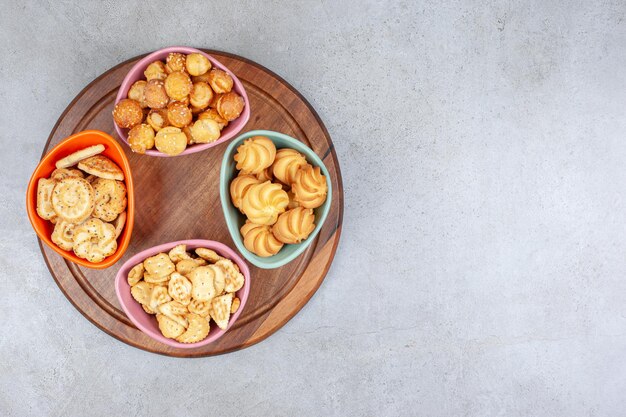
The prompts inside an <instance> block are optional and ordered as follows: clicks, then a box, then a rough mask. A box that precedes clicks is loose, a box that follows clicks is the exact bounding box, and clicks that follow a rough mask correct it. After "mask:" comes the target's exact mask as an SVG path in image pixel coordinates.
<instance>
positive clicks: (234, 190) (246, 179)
mask: <svg viewBox="0 0 626 417" xmlns="http://www.w3.org/2000/svg"><path fill="white" fill-rule="evenodd" d="M260 183H261V181H259V180H258V179H257V178H256V177H255V176H254V175H246V174H243V175H239V176H237V177H236V178H235V179H234V180H232V181H231V183H230V199H231V200H232V202H233V205H234V206H235V207H237V208H238V209H239V211H241V212H243V210H242V209H241V206H242V203H243V197H244V196H245V195H246V192H247V191H248V189H249V188H250V187H251V186H252V185H255V184H260Z"/></svg>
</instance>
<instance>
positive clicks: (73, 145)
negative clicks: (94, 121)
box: [26, 130, 135, 269]
mask: <svg viewBox="0 0 626 417" xmlns="http://www.w3.org/2000/svg"><path fill="white" fill-rule="evenodd" d="M99 143H101V144H103V145H104V147H105V149H104V152H102V155H105V156H106V157H108V158H110V159H111V160H112V161H113V162H115V163H116V164H117V165H119V167H120V168H121V169H122V171H124V177H125V178H124V182H125V183H126V190H127V199H128V205H127V207H126V225H125V226H124V230H123V231H122V234H121V235H120V237H119V238H118V239H117V251H115V253H114V254H113V255H111V256H109V257H107V258H106V259H105V260H104V261H102V262H98V263H92V262H89V261H87V260H86V259H82V258H79V257H78V256H76V255H75V254H74V252H72V251H66V250H63V249H61V248H59V247H58V246H57V245H55V244H54V242H52V240H51V239H50V236H51V235H52V231H53V230H54V225H53V224H52V223H50V222H49V221H48V220H44V219H42V218H41V217H39V216H38V215H37V182H38V181H39V179H40V178H48V177H50V175H51V174H52V171H54V169H55V168H56V166H55V165H54V164H55V163H56V161H58V160H59V159H61V158H64V157H66V156H67V155H69V154H71V153H73V152H76V151H78V150H80V149H84V148H87V147H89V146H92V145H97V144H99ZM26 209H27V211H28V219H29V220H30V223H31V224H32V225H33V229H35V232H36V233H37V236H39V239H41V240H43V241H44V242H45V243H46V245H48V246H50V247H51V248H52V249H53V250H54V251H55V252H57V253H58V254H59V255H61V256H62V257H64V258H65V259H67V260H69V261H72V262H75V263H77V264H79V265H83V266H86V267H88V268H94V269H104V268H108V267H110V266H111V265H113V264H114V263H115V262H117V261H118V260H119V259H120V258H121V257H122V255H123V254H124V252H126V248H128V244H129V243H130V236H131V234H132V232H133V223H134V220H135V194H134V189H133V177H132V176H131V173H130V165H129V164H128V159H127V158H126V154H124V150H123V149H122V147H121V146H120V145H119V144H118V143H117V141H116V140H115V139H113V138H112V137H111V136H109V135H107V134H106V133H104V132H100V131H99V130H85V131H82V132H78V133H76V134H74V135H72V136H70V137H68V138H66V139H64V140H63V141H61V142H60V143H59V144H58V145H57V146H55V147H54V148H52V150H51V151H50V152H48V153H47V154H46V156H44V157H43V158H42V159H41V162H39V165H37V168H35V172H34V173H33V176H32V177H30V182H29V183H28V190H27V191H26Z"/></svg>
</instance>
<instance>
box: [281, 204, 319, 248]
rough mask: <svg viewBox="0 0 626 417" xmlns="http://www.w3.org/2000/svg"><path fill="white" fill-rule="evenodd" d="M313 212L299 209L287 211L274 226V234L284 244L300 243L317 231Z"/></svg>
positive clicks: (302, 208)
mask: <svg viewBox="0 0 626 417" xmlns="http://www.w3.org/2000/svg"><path fill="white" fill-rule="evenodd" d="M314 222H315V215H314V214H313V210H311V209H307V208H304V207H297V208H294V209H292V210H289V211H286V212H284V213H283V214H281V215H280V216H278V220H277V221H276V224H274V225H273V226H272V233H273V234H274V236H275V237H276V239H278V240H280V241H281V242H283V243H291V244H293V243H300V242H302V241H303V240H304V239H306V238H307V237H309V235H310V234H311V232H313V229H315V223H314Z"/></svg>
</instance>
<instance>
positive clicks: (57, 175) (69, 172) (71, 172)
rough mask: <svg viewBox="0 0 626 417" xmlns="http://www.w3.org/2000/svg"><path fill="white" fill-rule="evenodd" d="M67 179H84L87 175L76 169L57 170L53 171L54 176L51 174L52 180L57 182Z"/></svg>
mask: <svg viewBox="0 0 626 417" xmlns="http://www.w3.org/2000/svg"><path fill="white" fill-rule="evenodd" d="M67 177H78V178H84V177H85V174H83V172H82V171H81V170H79V169H75V168H70V169H68V168H57V169H55V170H54V171H52V174H50V178H51V179H53V180H55V181H61V180H62V179H64V178H67Z"/></svg>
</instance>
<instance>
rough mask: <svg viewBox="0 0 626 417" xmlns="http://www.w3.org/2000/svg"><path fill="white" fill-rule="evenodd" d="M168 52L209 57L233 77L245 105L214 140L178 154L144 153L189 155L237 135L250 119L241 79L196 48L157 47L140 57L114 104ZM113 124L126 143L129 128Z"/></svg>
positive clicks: (153, 151) (164, 155) (124, 81)
mask: <svg viewBox="0 0 626 417" xmlns="http://www.w3.org/2000/svg"><path fill="white" fill-rule="evenodd" d="M170 52H180V53H183V54H191V53H199V54H202V55H204V56H206V57H207V58H208V59H209V61H211V64H212V65H213V66H214V67H216V68H219V69H221V70H224V71H226V72H227V73H228V74H229V75H230V76H231V77H232V78H233V82H234V85H233V91H235V92H236V93H237V94H239V95H240V96H241V97H243V100H244V102H245V106H244V108H243V113H241V115H240V116H239V117H238V118H236V119H235V120H233V121H232V122H230V123H229V124H228V126H226V127H225V128H224V130H222V135H221V136H220V138H219V139H218V140H216V141H215V142H212V143H199V144H195V145H189V146H188V147H187V149H185V150H184V151H182V152H181V153H179V154H178V155H167V154H165V153H163V152H159V151H157V150H156V149H148V150H147V151H146V155H150V156H162V157H168V156H180V155H189V154H191V153H195V152H200V151H203V150H205V149H209V148H212V147H214V146H217V145H219V144H220V143H223V142H226V141H227V140H229V139H232V138H234V137H235V136H236V135H237V133H239V132H240V131H241V129H243V127H244V126H245V125H246V123H248V119H250V101H249V100H248V94H246V90H245V89H244V88H243V84H241V81H239V78H237V77H236V76H235V74H233V73H232V72H231V71H230V70H229V69H228V68H226V67H225V66H224V65H223V64H222V63H221V62H219V61H218V60H217V59H215V58H213V57H212V56H211V55H209V54H206V53H204V52H202V51H200V50H198V49H194V48H189V47H186V46H171V47H169V48H165V49H159V50H158V51H156V52H153V53H151V54H149V55H147V56H146V57H144V58H142V59H141V60H139V62H137V63H136V64H135V65H134V66H133V67H132V68H131V69H130V71H129V72H128V74H127V75H126V77H124V80H123V81H122V85H121V86H120V89H119V91H118V92H117V97H116V98H115V104H117V103H119V102H120V100H122V99H125V98H126V97H127V95H128V90H130V87H131V86H132V85H133V84H134V83H135V81H139V80H145V79H146V78H145V76H144V75H143V72H144V71H145V70H146V68H147V67H148V65H149V64H150V63H151V62H153V61H156V60H165V58H166V57H167V55H168V54H169V53H170ZM113 125H114V126H115V130H116V132H117V135H118V136H119V137H120V138H121V139H122V140H123V141H124V143H126V144H127V145H128V130H129V129H122V128H121V127H119V126H118V125H117V124H115V123H113ZM129 146H130V145H129Z"/></svg>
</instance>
